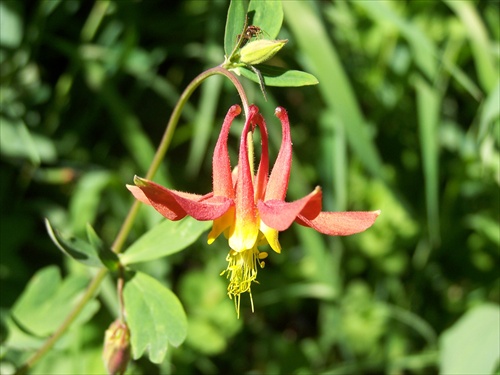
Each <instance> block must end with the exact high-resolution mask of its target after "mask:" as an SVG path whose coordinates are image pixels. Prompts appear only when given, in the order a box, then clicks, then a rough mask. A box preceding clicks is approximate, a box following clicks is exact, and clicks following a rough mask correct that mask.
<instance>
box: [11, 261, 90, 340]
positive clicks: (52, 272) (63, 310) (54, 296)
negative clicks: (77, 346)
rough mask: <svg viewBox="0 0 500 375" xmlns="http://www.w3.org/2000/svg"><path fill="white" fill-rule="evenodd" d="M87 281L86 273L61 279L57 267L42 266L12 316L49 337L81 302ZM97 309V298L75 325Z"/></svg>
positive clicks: (88, 317) (32, 329)
mask: <svg viewBox="0 0 500 375" xmlns="http://www.w3.org/2000/svg"><path fill="white" fill-rule="evenodd" d="M88 283H89V279H88V278H87V277H85V276H81V275H70V276H68V277H67V278H66V279H64V280H62V279H61V274H60V272H59V269H58V268H57V267H55V266H49V267H46V268H43V269H42V270H40V271H38V272H37V273H36V274H35V275H34V276H33V277H32V278H31V280H30V281H29V283H28V285H27V286H26V288H25V290H24V292H23V293H22V295H21V296H20V297H19V299H18V300H17V301H16V303H15V305H14V307H13V309H12V315H13V318H14V320H15V321H16V323H17V324H18V325H20V326H21V328H22V329H24V330H25V331H27V332H30V333H31V334H33V335H35V336H38V337H46V336H49V335H50V334H52V333H53V332H54V331H55V330H56V329H57V328H58V327H59V325H60V324H61V322H63V321H64V319H65V318H66V317H67V316H68V314H69V313H70V311H71V310H72V309H73V307H74V306H75V305H76V304H77V303H78V302H79V299H80V295H81V294H82V293H83V292H84V290H85V288H86V287H87V285H88ZM98 308H99V303H98V302H97V301H96V300H92V301H90V302H89V303H88V304H87V305H86V306H85V307H84V309H83V311H82V312H81V313H80V315H79V317H78V319H77V321H75V322H74V323H73V324H83V323H84V322H86V321H87V320H88V319H90V318H91V317H92V316H93V315H94V313H95V312H96V311H97V309H98Z"/></svg>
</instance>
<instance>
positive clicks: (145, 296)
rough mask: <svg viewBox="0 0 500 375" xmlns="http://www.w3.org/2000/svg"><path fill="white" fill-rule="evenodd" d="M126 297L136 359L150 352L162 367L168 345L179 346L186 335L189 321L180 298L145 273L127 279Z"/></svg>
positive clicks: (124, 292)
mask: <svg viewBox="0 0 500 375" xmlns="http://www.w3.org/2000/svg"><path fill="white" fill-rule="evenodd" d="M128 276H129V277H127V281H126V283H125V287H124V290H123V296H124V299H125V309H126V316H127V324H128V326H129V328H130V334H131V345H132V355H133V358H134V359H137V358H139V357H141V356H142V355H143V354H144V352H145V351H146V350H147V351H148V356H149V359H150V360H151V361H152V362H154V363H161V362H162V361H163V359H164V358H165V354H166V352H167V347H168V344H169V343H170V345H173V346H179V345H180V344H181V343H182V342H183V341H184V339H185V338H186V335H187V319H186V315H185V313H184V309H183V308H182V305H181V303H180V302H179V300H178V298H177V297H176V296H175V294H174V293H172V292H171V291H170V290H169V289H167V288H166V287H165V286H164V285H162V284H161V283H160V282H159V281H157V280H156V279H154V278H152V277H151V276H148V275H146V274H145V273H142V272H134V273H131V274H130V275H128Z"/></svg>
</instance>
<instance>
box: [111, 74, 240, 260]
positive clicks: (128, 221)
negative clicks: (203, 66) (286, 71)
mask: <svg viewBox="0 0 500 375" xmlns="http://www.w3.org/2000/svg"><path fill="white" fill-rule="evenodd" d="M215 74H221V75H224V76H226V77H227V78H229V79H230V80H231V82H232V83H233V84H234V86H235V87H236V90H237V91H238V94H239V95H240V99H241V103H242V105H243V111H244V112H245V116H247V114H248V98H247V96H246V94H245V90H244V89H243V86H242V85H241V83H240V81H239V80H238V78H236V76H235V75H234V74H233V73H231V72H230V71H229V70H227V69H224V68H222V67H220V66H216V67H215V68H211V69H208V70H206V71H204V72H203V73H201V74H200V75H198V76H197V77H196V78H195V79H193V80H192V81H191V83H190V84H189V85H188V86H187V87H186V89H185V90H184V92H183V93H182V95H181V96H180V98H179V101H178V102H177V105H176V106H175V108H174V110H173V111H172V114H171V115H170V119H169V120H168V124H167V127H166V128H165V133H164V134H163V137H162V139H161V142H160V145H159V146H158V149H157V150H156V154H155V156H154V158H153V161H152V162H151V166H150V167H149V170H148V172H147V174H146V179H148V180H150V179H152V178H153V177H154V175H155V173H156V171H157V170H158V168H159V167H160V163H161V161H162V160H163V157H164V156H165V153H166V152H167V149H168V147H169V146H170V142H171V141H172V137H173V135H174V132H175V128H176V127H177V123H178V121H179V118H180V116H181V112H182V109H183V108H184V105H185V104H186V102H187V101H188V99H189V97H190V96H191V94H192V93H193V92H194V90H195V89H196V88H197V87H198V86H199V85H200V84H201V83H202V82H203V81H204V80H205V79H207V78H208V77H210V76H212V75H215ZM139 207H140V202H139V201H138V200H135V201H134V203H133V204H132V207H131V208H130V211H129V213H128V214H127V217H126V218H125V221H124V222H123V224H122V227H121V228H120V231H119V232H118V235H117V236H116V239H115V242H114V243H113V246H112V247H111V248H112V249H113V251H114V252H116V253H120V252H121V250H122V247H123V244H124V243H125V240H126V238H127V235H128V233H129V232H130V229H131V228H132V224H133V222H134V220H135V217H136V215H137V212H138V211H139Z"/></svg>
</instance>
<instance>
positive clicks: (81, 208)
mask: <svg viewBox="0 0 500 375" xmlns="http://www.w3.org/2000/svg"><path fill="white" fill-rule="evenodd" d="M283 7H284V11H285V20H284V25H283V29H282V31H281V33H280V35H279V37H280V38H286V39H289V42H288V44H287V45H286V47H285V48H284V49H283V51H282V52H280V54H279V55H278V57H276V58H275V59H274V60H273V62H272V63H273V64H275V65H281V66H284V67H289V68H295V69H300V70H304V71H307V72H309V73H312V74H314V75H315V76H316V77H317V78H318V79H319V82H320V84H319V85H317V86H309V87H299V88H272V87H268V88H267V97H268V101H267V102H265V101H264V99H263V97H262V95H261V93H260V90H259V87H258V85H256V84H254V83H252V82H250V81H246V80H245V81H243V78H242V81H243V84H244V86H245V88H246V89H247V93H248V95H249V98H250V101H251V102H254V103H256V104H257V105H258V106H259V107H260V108H261V112H262V113H263V114H264V117H265V118H266V120H267V123H268V126H269V132H270V147H271V155H272V156H273V157H275V156H276V154H277V150H278V148H279V143H280V141H281V134H280V126H279V122H278V120H277V119H276V118H275V117H274V115H273V113H274V108H275V107H276V106H278V105H280V106H283V107H285V108H287V110H288V112H289V116H290V120H291V124H292V139H293V142H294V164H293V170H292V175H291V181H290V188H289V194H288V200H293V199H296V198H298V197H301V196H303V195H304V194H306V193H308V192H309V191H311V190H312V188H313V187H314V186H315V185H320V186H322V188H323V193H324V210H330V211H341V210H375V209H380V210H382V214H381V216H380V217H379V219H378V220H377V222H376V223H375V225H374V226H373V227H372V228H371V229H369V230H368V231H366V232H364V233H362V234H358V235H355V236H352V237H348V238H328V237H326V236H322V235H319V234H318V233H316V232H314V231H313V230H311V229H309V228H303V227H299V226H298V225H294V226H292V228H291V229H290V230H288V231H287V232H285V233H282V234H281V235H280V239H281V244H282V247H283V252H282V254H280V255H278V254H274V253H273V254H270V257H269V258H268V261H267V262H266V268H265V269H263V270H261V271H260V272H259V281H260V284H255V286H254V287H253V288H252V292H253V297H254V302H255V313H253V314H252V313H251V310H250V304H249V300H248V298H247V296H244V297H243V298H242V305H243V306H242V317H241V319H240V320H236V314H235V312H234V306H233V303H232V301H230V300H229V299H228V298H227V296H226V280H225V278H223V277H220V276H219V273H220V271H222V270H223V269H224V268H225V267H226V264H225V263H226V262H225V257H226V254H227V251H228V249H227V243H226V242H225V241H224V240H222V239H221V240H217V241H216V242H215V243H214V244H213V245H211V246H207V245H206V236H205V234H204V235H202V237H201V238H200V240H199V241H198V242H197V243H196V244H195V245H194V246H192V247H190V248H189V249H187V250H185V251H183V252H181V253H179V254H176V255H174V256H171V257H169V258H167V259H164V260H162V261H155V262H151V263H145V264H142V265H141V269H142V270H145V271H146V272H148V273H149V274H151V275H153V276H155V277H157V278H158V279H159V280H161V281H162V282H164V283H166V284H167V285H169V286H170V287H172V290H173V291H174V292H175V293H176V294H177V295H178V296H179V298H180V300H181V302H182V303H183V305H184V307H185V309H186V312H187V315H188V320H189V334H188V339H187V341H186V342H185V343H184V344H183V345H182V346H181V347H180V348H170V349H169V352H168V355H167V356H168V358H167V360H166V361H165V362H164V363H163V364H161V365H159V366H157V365H153V364H151V363H149V362H148V361H147V360H146V359H144V358H143V359H140V360H138V361H136V362H134V363H132V364H131V366H130V367H129V370H128V373H130V374H155V373H156V374H168V373H175V374H188V373H189V374H216V373H247V374H271V373H276V374H277V373H280V374H310V373H314V374H321V373H324V374H351V373H352V374H354V373H357V374H360V373H366V374H382V373H391V374H429V373H438V372H441V373H457V372H462V371H463V373H467V371H470V372H469V373H480V372H479V371H484V372H481V373H491V372H495V371H496V372H497V373H498V371H499V370H498V358H499V351H500V349H499V347H498V345H500V344H498V341H497V339H498V336H496V335H497V334H499V335H500V333H499V332H498V331H500V327H499V324H500V323H499V320H500V315H499V314H500V313H499V309H498V304H499V301H500V277H499V266H500V259H499V257H500V254H499V247H500V229H499V222H500V220H499V215H500V214H499V212H500V193H499V184H500V119H499V113H500V104H499V103H500V84H499V59H500V42H499V41H500V29H499V23H498V19H499V16H500V14H499V13H500V6H499V2H496V1H451V0H450V1H390V2H385V1H333V0H332V1H311V2H309V1H284V4H283ZM227 8H228V2H227V1H168V2H167V1H149V0H148V1H144V0H143V1H139V0H137V1H135V0H134V1H129V0H122V1H104V0H103V1H91V0H89V1H75V0H63V1H58V0H46V1H44V0H38V1H36V0H32V1H13V0H11V1H9V0H2V1H1V2H0V31H1V32H0V44H1V52H0V64H1V88H0V111H1V112H0V116H1V117H0V132H1V133H0V136H1V138H0V146H1V151H0V157H1V159H0V163H1V170H0V177H1V185H0V202H1V216H0V219H1V222H0V224H1V227H0V235H1V237H0V241H1V242H0V246H1V250H0V256H1V265H0V282H1V287H2V290H1V301H0V307H1V313H2V322H5V319H6V318H5V317H6V316H8V312H9V309H10V308H11V307H12V306H13V304H14V303H15V301H16V299H17V298H18V296H19V295H20V294H21V293H22V291H23V289H24V287H25V285H26V284H27V282H28V281H29V279H30V278H31V277H32V275H33V274H34V273H35V272H37V271H38V270H40V269H42V268H43V267H46V266H49V265H58V266H59V267H60V269H61V272H62V274H63V275H64V276H66V275H72V274H77V275H83V276H86V277H88V271H87V270H86V269H83V268H82V267H79V266H77V265H75V263H74V262H71V261H69V260H68V259H66V258H65V257H64V256H63V255H62V254H61V253H60V252H59V250H58V249H57V248H56V247H55V246H54V245H53V244H52V242H51V241H50V239H49V237H48V235H47V233H46V230H45V227H44V224H43V218H45V217H47V218H49V219H50V220H51V222H52V223H54V224H55V225H56V226H57V227H58V228H61V229H62V230H63V231H65V232H67V233H73V234H75V235H77V236H84V233H85V225H86V223H87V222H89V223H91V224H92V226H93V227H94V228H95V229H96V231H97V232H98V233H99V235H100V236H101V237H102V238H103V239H104V240H105V242H106V243H108V244H111V243H112V242H113V240H114V237H115V236H116V234H117V231H118V229H119V227H120V225H121V223H122V221H123V219H124V218H125V215H126V213H127V211H128V209H129V207H130V205H131V203H132V197H131V195H130V194H129V193H128V191H127V190H126V189H125V184H126V183H132V179H133V176H134V174H138V175H141V176H144V175H145V173H146V171H147V168H148V166H149V164H150V162H151V160H152V156H153V153H154V151H155V148H156V146H157V145H158V143H159V141H160V137H161V135H162V134H163V131H164V127H165V125H166V122H167V120H168V117H169V115H170V113H171V111H172V108H173V106H174V105H175V103H176V101H177V99H178V97H179V95H180V93H181V92H182V91H183V89H184V88H185V87H186V85H187V84H188V83H189V82H190V81H191V80H192V79H193V78H194V77H195V76H196V75H198V74H199V73H200V72H202V71H203V70H205V69H207V68H209V67H213V66H215V65H218V64H221V63H222V62H223V58H224V56H223V55H224V53H223V37H224V25H225V18H226V13H227ZM264 32H265V30H264ZM264 36H265V34H264ZM238 100H239V98H238V96H237V93H236V91H235V90H234V87H232V86H231V84H230V83H229V81H227V80H224V79H223V78H222V77H211V78H210V79H208V80H207V81H206V82H205V83H203V84H202V86H201V87H200V89H199V90H197V91H196V92H195V94H194V95H193V97H192V98H191V99H190V102H189V104H188V106H187V107H186V108H185V110H184V111H183V114H182V117H181V121H180V124H179V126H178V129H177V131H176V133H175V136H174V140H173V143H172V145H171V148H170V150H169V151H168V153H167V156H166V158H165V161H164V163H163V165H162V169H161V171H160V172H159V173H158V174H157V176H156V177H155V181H156V182H159V183H161V184H164V185H167V186H169V187H171V188H174V189H178V190H184V191H190V192H196V193H200V194H201V193H206V192H208V191H210V190H211V155H212V154H211V152H212V151H211V150H212V149H213V147H214V145H215V142H216V139H217V136H218V132H219V129H220V126H221V124H222V119H223V117H224V115H225V113H226V111H227V110H228V108H229V107H230V106H231V105H232V104H234V103H238ZM240 124H241V122H240ZM233 128H234V129H232V130H234V133H233V134H234V135H235V136H232V137H230V152H231V154H232V156H233V157H234V158H233V165H234V163H235V161H236V153H237V144H238V141H237V133H238V129H241V128H240V127H238V126H236V127H233ZM159 216H160V215H158V214H157V213H156V212H155V211H154V210H152V209H150V208H149V207H148V208H146V207H144V208H142V209H141V212H140V217H139V220H137V221H136V223H135V225H134V229H133V235H131V237H130V242H132V241H133V240H134V239H136V238H138V237H139V236H140V235H141V234H142V233H144V231H146V230H147V229H149V228H150V227H152V226H153V225H154V224H155V223H157V222H158V221H159V220H160V219H161V217H159ZM113 288H114V286H113V283H112V281H111V280H110V279H108V280H107V281H106V283H105V284H104V285H103V286H102V289H101V292H100V294H99V296H98V301H99V303H100V305H101V308H100V309H99V310H98V311H97V312H96V314H95V315H94V317H93V318H92V319H90V320H88V321H87V322H81V324H79V325H78V326H77V327H74V328H73V329H72V330H71V331H70V332H69V333H68V334H67V335H66V336H65V338H64V339H63V340H61V342H60V343H59V344H58V345H57V346H56V348H55V349H54V350H53V351H52V352H51V353H50V355H49V356H47V357H46V358H44V359H43V360H42V361H41V362H40V363H39V364H38V365H37V367H35V369H33V371H32V373H40V374H45V373H53V374H55V373H61V374H63V373H64V374H69V373H79V374H80V373H81V374H89V373H97V374H99V373H102V372H103V371H104V367H103V365H102V361H101V358H100V355H101V354H100V351H101V349H102V338H103V334H104V330H105V329H106V328H107V326H108V325H109V324H110V322H111V321H112V320H114V318H115V317H116V314H117V309H116V297H115V292H114V289H113ZM492 335H493V336H492ZM1 341H2V346H1V348H2V351H1V357H0V361H1V362H0V368H1V369H2V373H9V372H11V371H12V368H13V367H14V366H16V365H19V364H21V363H22V361H23V360H24V359H25V358H26V356H27V355H28V354H29V353H30V350H32V349H33V348H36V347H37V345H39V341H33V340H27V339H26V338H24V339H19V337H17V336H16V337H13V335H12V334H11V332H10V331H9V328H8V325H6V324H4V323H2V330H1ZM492 343H493V344H492ZM457 366H458V367H457ZM467 366H469V367H467ZM481 366H482V367H481Z"/></svg>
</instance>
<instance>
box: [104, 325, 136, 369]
mask: <svg viewBox="0 0 500 375" xmlns="http://www.w3.org/2000/svg"><path fill="white" fill-rule="evenodd" d="M102 358H103V360H104V365H105V366H106V369H107V370H108V373H109V374H111V375H122V374H123V373H125V370H126V369H127V365H128V362H129V361H130V332H129V330H128V327H127V325H126V324H125V323H124V322H122V321H121V320H120V319H117V320H115V321H114V322H113V323H111V325H110V326H109V328H108V329H107V330H106V334H105V336H104V351H103V354H102Z"/></svg>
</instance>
